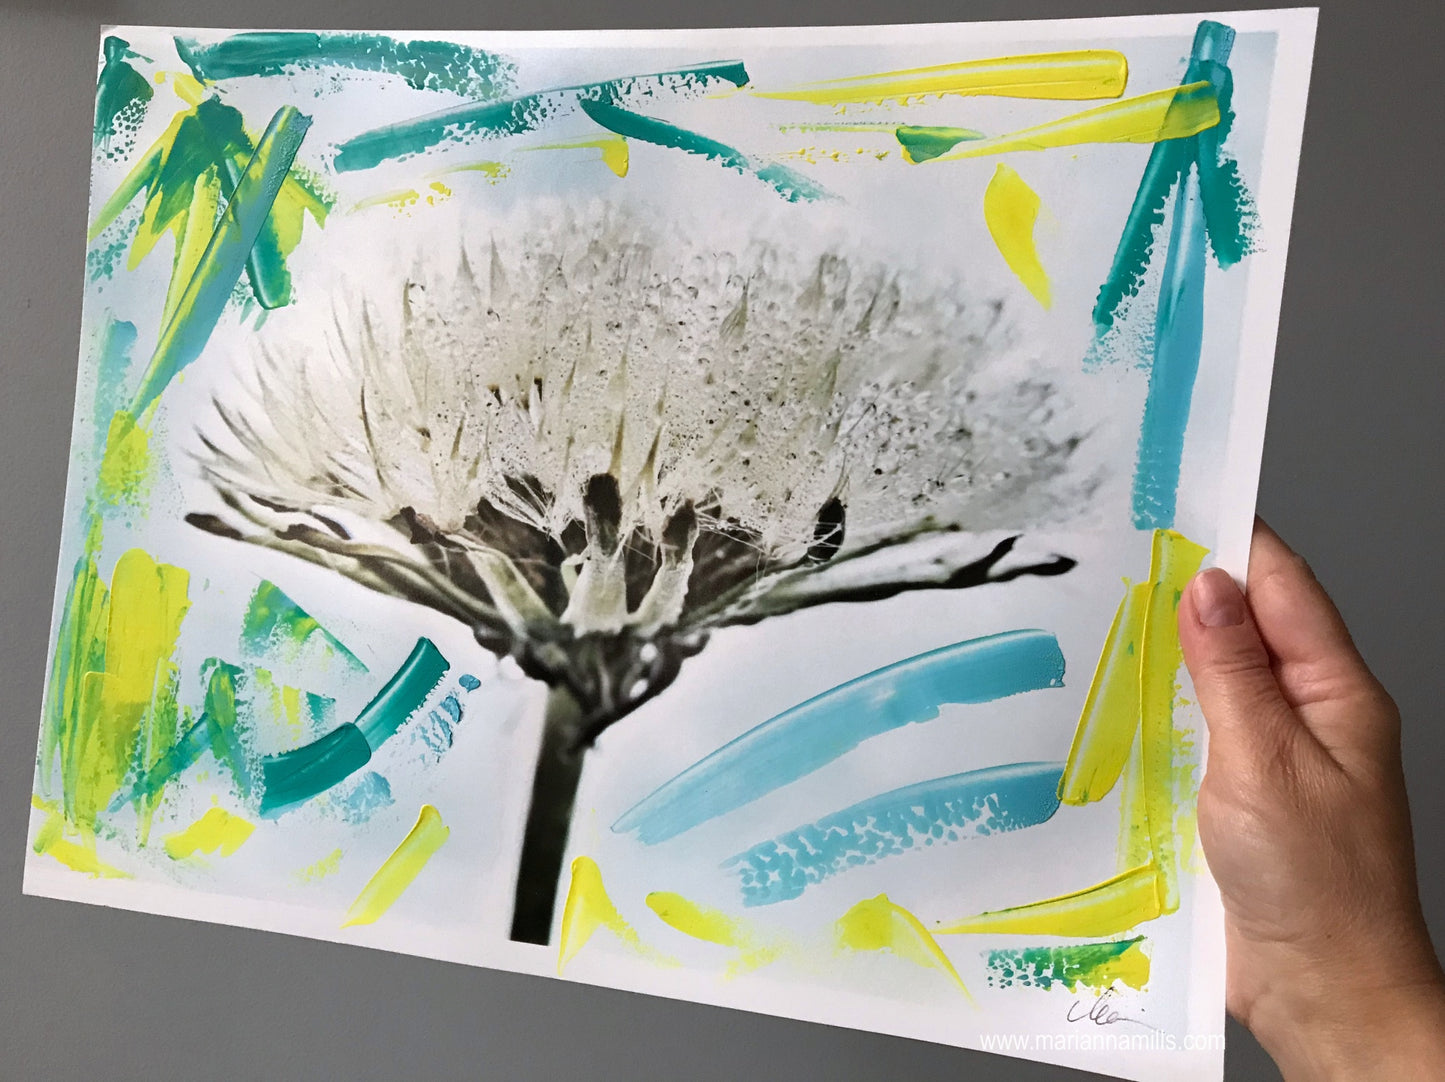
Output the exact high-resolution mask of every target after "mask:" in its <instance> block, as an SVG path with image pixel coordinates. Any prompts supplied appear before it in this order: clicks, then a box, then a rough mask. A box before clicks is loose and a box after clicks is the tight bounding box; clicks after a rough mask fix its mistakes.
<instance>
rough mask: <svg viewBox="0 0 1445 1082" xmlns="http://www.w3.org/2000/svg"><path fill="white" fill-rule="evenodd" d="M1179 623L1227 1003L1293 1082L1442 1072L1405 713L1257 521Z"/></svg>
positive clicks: (1441, 994)
mask: <svg viewBox="0 0 1445 1082" xmlns="http://www.w3.org/2000/svg"><path fill="white" fill-rule="evenodd" d="M1179 633H1180V639H1181V642H1182V644H1183V647H1184V657H1185V661H1186V662H1187V664H1188V666H1189V671H1190V674H1191V675H1192V676H1193V678H1194V687H1195V692H1196V694H1197V695H1198V698H1199V703H1200V706H1201V707H1202V708H1203V711H1204V716H1205V719H1206V721H1207V722H1208V724H1209V755H1208V763H1207V765H1206V769H1205V774H1204V780H1203V784H1202V785H1201V787H1200V791H1199V833H1200V838H1201V841H1202V842H1203V846H1204V854H1205V857H1206V858H1207V859H1208V861H1209V868H1210V871H1211V872H1213V874H1214V877H1215V879H1216V881H1217V882H1218V883H1219V889H1220V892H1221V894H1222V896H1223V899H1224V911H1225V922H1226V923H1225V929H1226V944H1227V949H1228V962H1227V974H1228V975H1227V1003H1228V1007H1229V1011H1230V1013H1231V1014H1233V1015H1234V1016H1235V1017H1236V1018H1238V1019H1239V1020H1240V1021H1241V1022H1242V1023H1244V1025H1246V1026H1248V1027H1249V1029H1250V1030H1251V1031H1252V1032H1253V1033H1254V1034H1255V1036H1256V1037H1257V1038H1258V1039H1259V1041H1260V1043H1261V1044H1262V1045H1264V1047H1265V1049H1266V1050H1267V1051H1268V1052H1269V1053H1270V1055H1271V1056H1273V1057H1274V1060H1275V1062H1276V1063H1277V1064H1278V1065H1279V1067H1280V1069H1281V1071H1282V1072H1283V1073H1284V1075H1285V1077H1286V1078H1287V1079H1288V1080H1289V1082H1302V1080H1314V1079H1331V1080H1332V1079H1345V1078H1348V1079H1389V1080H1390V1082H1406V1080H1413V1079H1445V977H1442V973H1441V969H1440V964H1439V962H1438V961H1437V960H1436V957H1435V954H1434V951H1433V949H1432V948H1431V945H1430V937H1429V933H1428V932H1427V930H1426V927H1425V921H1424V917H1423V915H1422V914H1421V911H1420V902H1419V895H1418V891H1417V887H1416V881H1415V861H1414V851H1413V847H1412V844H1411V836H1410V813H1409V808H1408V806H1407V804H1406V799H1405V781H1404V774H1403V771H1402V769H1401V765H1400V715H1399V711H1398V709H1397V708H1396V706H1395V704H1394V702H1393V701H1392V700H1391V698H1390V696H1389V695H1388V694H1387V693H1386V691H1385V689H1384V688H1383V687H1382V686H1381V685H1380V682H1379V681H1378V680H1376V679H1375V677H1374V675H1373V674H1372V673H1371V672H1370V670H1369V669H1368V668H1367V667H1366V665H1365V662H1364V660H1363V659H1362V658H1361V657H1360V654H1359V652H1358V651H1357V650H1356V649H1355V645H1354V643H1353V642H1352V641H1351V639H1350V635H1349V632H1348V631H1347V630H1346V628H1345V624H1344V621H1343V620H1342V619H1341V617H1340V614H1339V612H1338V611H1337V610H1336V609H1335V607H1334V604H1333V603H1332V602H1331V601H1330V599H1329V596H1328V595H1327V594H1326V593H1325V591H1324V589H1323V587H1321V586H1320V584H1319V582H1318V581H1316V579H1315V577H1314V575H1313V574H1312V573H1311V572H1310V569H1309V568H1308V566H1306V564H1305V562H1304V561H1303V560H1302V559H1300V558H1299V557H1298V556H1296V555H1295V554H1294V553H1293V552H1292V551H1291V550H1290V549H1289V548H1288V547H1287V546H1286V545H1285V544H1284V542H1283V541H1281V540H1280V539H1279V537H1278V536H1277V535H1276V534H1275V533H1274V531H1273V530H1271V529H1270V528H1269V527H1268V526H1266V525H1265V524H1264V523H1263V522H1260V521H1256V523H1255V530H1254V544H1253V549H1252V551H1251V553H1250V566H1249V585H1248V594H1247V599H1246V595H1245V594H1242V593H1241V592H1240V590H1239V588H1238V587H1237V586H1236V585H1235V584H1234V581H1233V579H1231V578H1230V576H1229V575H1228V574H1227V573H1226V572H1224V571H1221V570H1218V569H1212V570H1208V571H1204V572H1202V573H1201V574H1199V575H1198V576H1196V577H1195V579H1194V581H1193V582H1192V583H1191V584H1190V586H1189V588H1188V589H1187V590H1185V592H1184V596H1183V598H1182V599H1181V601H1180V606H1179Z"/></svg>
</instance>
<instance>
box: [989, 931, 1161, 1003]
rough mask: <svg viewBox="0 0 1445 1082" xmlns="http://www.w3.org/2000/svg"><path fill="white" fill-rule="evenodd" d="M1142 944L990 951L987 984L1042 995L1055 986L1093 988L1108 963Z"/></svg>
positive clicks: (1135, 941)
mask: <svg viewBox="0 0 1445 1082" xmlns="http://www.w3.org/2000/svg"><path fill="white" fill-rule="evenodd" d="M1143 942H1146V940H1145V938H1144V937H1143V936H1142V935H1136V936H1135V937H1134V938H1133V939H1111V940H1106V941H1105V942H1102V943H1069V944H1066V945H1064V946H1062V947H1016V948H1011V947H1005V948H1002V949H1000V950H991V951H988V952H987V953H985V954H984V958H985V960H986V964H987V966H988V983H989V986H990V987H993V988H1013V987H1015V986H1017V987H1020V988H1038V989H1042V990H1044V991H1047V990H1048V989H1050V988H1054V987H1056V986H1061V987H1064V988H1068V989H1069V990H1070V991H1073V992H1077V991H1078V990H1079V989H1080V987H1085V988H1097V987H1098V975H1099V973H1100V972H1101V971H1102V972H1105V973H1107V971H1108V966H1109V965H1110V964H1111V963H1112V962H1114V961H1116V960H1117V959H1118V958H1119V957H1120V956H1121V955H1123V953H1124V952H1125V951H1127V950H1128V949H1129V948H1130V947H1134V946H1137V945H1138V944H1140V943H1143ZM1108 983H1109V984H1112V983H1113V981H1112V980H1110V981H1108Z"/></svg>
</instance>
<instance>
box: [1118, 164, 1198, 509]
mask: <svg viewBox="0 0 1445 1082" xmlns="http://www.w3.org/2000/svg"><path fill="white" fill-rule="evenodd" d="M1204 263H1205V233H1204V204H1203V200H1202V199H1201V197H1200V194H1199V182H1198V177H1196V176H1195V174H1194V173H1193V172H1190V173H1189V174H1187V175H1186V176H1185V178H1184V183H1183V187H1182V188H1181V189H1180V192H1179V198H1178V200H1177V201H1176V202H1175V204H1174V226H1173V231H1172V233H1171V235H1170V239H1169V255H1168V258H1167V259H1166V260H1165V263H1164V283H1163V286H1162V289H1161V292H1160V297H1159V312H1158V316H1157V318H1156V320H1155V325H1154V365H1153V367H1152V368H1150V370H1149V393H1148V396H1147V397H1146V398H1145V400H1144V419H1143V421H1142V423H1141V424H1140V426H1139V460H1138V463H1137V464H1136V466H1135V468H1134V491H1133V504H1134V525H1135V526H1136V527H1138V528H1139V529H1141V530H1155V529H1159V530H1164V529H1168V528H1169V527H1171V526H1173V525H1174V512H1175V508H1176V505H1177V503H1178V493H1179V467H1180V463H1181V461H1182V460H1183V457H1184V433H1185V430H1186V429H1187V428H1188V425H1189V410H1190V404H1191V402H1192V400H1193V397H1194V380H1195V377H1196V376H1197V375H1198V373H1199V354H1200V349H1201V347H1202V346H1203V343H1204Z"/></svg>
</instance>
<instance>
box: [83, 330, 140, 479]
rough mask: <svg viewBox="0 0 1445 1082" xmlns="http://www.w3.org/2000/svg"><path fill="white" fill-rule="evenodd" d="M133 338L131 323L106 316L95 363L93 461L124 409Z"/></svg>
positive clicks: (103, 449) (99, 455)
mask: <svg viewBox="0 0 1445 1082" xmlns="http://www.w3.org/2000/svg"><path fill="white" fill-rule="evenodd" d="M137 336H138V334H137V331H136V328H135V324H134V323H128V322H126V321H125V320H123V319H116V318H115V315H114V314H113V313H110V312H107V313H106V316H105V327H104V329H103V330H102V331H101V332H100V341H99V343H98V345H99V348H98V349H97V351H96V362H95V399H94V401H95V435H94V439H93V440H92V448H93V450H94V453H95V455H96V459H97V461H98V460H99V459H100V457H101V456H103V455H104V453H105V441H106V438H107V434H108V433H109V431H110V421H111V418H112V417H113V416H114V415H115V411H116V410H118V409H121V408H123V407H124V405H125V394H126V392H125V387H126V383H127V382H128V378H129V375H130V365H131V350H132V349H133V348H134V347H135V343H136V338H137Z"/></svg>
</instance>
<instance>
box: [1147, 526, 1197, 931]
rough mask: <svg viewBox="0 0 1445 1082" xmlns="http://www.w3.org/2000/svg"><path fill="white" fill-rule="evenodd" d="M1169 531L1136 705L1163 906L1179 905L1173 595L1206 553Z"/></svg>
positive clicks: (1159, 542) (1159, 534)
mask: <svg viewBox="0 0 1445 1082" xmlns="http://www.w3.org/2000/svg"><path fill="white" fill-rule="evenodd" d="M1208 551H1209V550H1208V549H1206V548H1204V546H1202V545H1197V544H1195V543H1194V542H1193V541H1191V540H1189V538H1187V537H1185V536H1184V535H1183V534H1181V533H1177V532H1175V531H1174V530H1155V531H1154V543H1153V552H1152V554H1151V557H1150V562H1149V578H1150V581H1151V582H1152V583H1153V586H1152V587H1151V590H1150V595H1149V607H1148V610H1147V612H1146V613H1145V615H1144V635H1143V644H1144V648H1143V654H1142V656H1141V658H1140V660H1139V708H1140V713H1141V715H1142V718H1143V727H1142V730H1141V732H1142V735H1143V739H1142V741H1141V745H1140V746H1141V748H1142V750H1143V763H1142V766H1143V770H1142V775H1141V778H1142V788H1143V792H1144V808H1145V812H1146V813H1147V815H1148V818H1149V841H1150V844H1151V846H1152V848H1153V852H1154V860H1155V862H1156V863H1157V864H1158V866H1159V869H1160V872H1161V874H1162V876H1163V882H1164V907H1165V911H1166V912H1173V911H1174V909H1175V908H1177V907H1178V905H1179V884H1178V852H1177V850H1178V838H1177V835H1176V833H1175V822H1174V815H1175V807H1176V800H1175V792H1174V696H1175V676H1176V674H1177V673H1178V672H1179V666H1180V665H1181V664H1183V662H1184V655H1183V652H1182V650H1181V648H1180V645H1179V624H1178V614H1179V598H1180V597H1181V596H1182V595H1183V593H1184V587H1185V586H1187V585H1188V584H1189V580H1190V579H1191V578H1193V577H1194V573H1195V572H1196V571H1198V570H1199V567H1200V565H1201V564H1202V563H1203V562H1204V557H1205V556H1206V555H1208Z"/></svg>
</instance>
